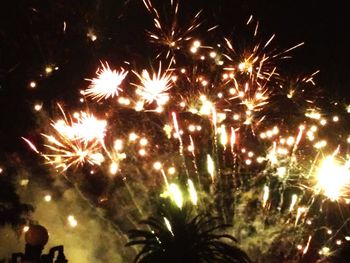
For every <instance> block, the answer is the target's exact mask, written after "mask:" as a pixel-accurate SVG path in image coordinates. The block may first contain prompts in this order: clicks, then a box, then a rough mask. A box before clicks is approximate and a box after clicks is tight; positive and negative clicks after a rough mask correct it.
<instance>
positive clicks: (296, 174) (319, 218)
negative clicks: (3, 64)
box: [23, 0, 350, 262]
mask: <svg viewBox="0 0 350 263" xmlns="http://www.w3.org/2000/svg"><path fill="white" fill-rule="evenodd" d="M143 2H144V6H145V8H146V10H147V11H148V12H149V14H150V16H151V18H152V19H153V22H154V24H153V27H152V28H149V29H147V35H148V37H149V42H147V43H145V45H151V46H152V47H154V51H155V54H152V57H151V59H152V60H151V62H150V63H149V67H147V68H144V69H139V68H135V67H133V66H132V64H131V63H129V62H127V61H121V62H120V64H112V63H111V62H110V61H101V63H100V65H96V68H97V71H96V74H95V75H94V76H87V77H86V80H82V82H84V81H85V82H84V84H85V88H83V89H81V90H79V89H76V90H73V91H72V92H73V93H75V94H79V96H80V102H81V108H80V109H79V110H70V107H69V106H68V105H67V104H65V103H61V102H59V101H58V102H57V104H56V105H57V106H56V107H55V108H56V109H57V111H56V114H53V116H51V120H47V123H46V124H45V125H43V126H42V127H41V128H40V129H41V132H40V133H41V137H40V138H39V139H35V140H32V139H31V138H29V137H28V136H24V138H23V139H24V140H25V142H26V143H27V144H28V145H29V146H30V148H31V149H32V150H34V151H35V152H36V153H38V154H39V155H40V156H42V157H43V160H44V161H45V162H46V163H47V164H48V165H49V166H50V167H51V168H52V169H53V171H54V172H55V173H57V176H60V175H62V176H64V177H65V178H66V179H67V180H70V181H73V182H77V183H78V185H79V186H81V189H80V190H81V192H82V193H83V192H84V191H85V192H86V196H87V198H88V199H91V202H92V203H93V204H94V205H96V206H98V207H101V208H102V209H105V210H106V211H108V212H107V213H106V214H107V215H106V218H107V219H108V220H110V221H111V222H113V224H115V225H117V226H118V227H119V228H120V230H121V233H123V232H125V231H126V230H127V228H128V227H130V226H135V225H137V221H138V220H139V219H141V218H142V217H147V216H148V215H149V214H150V213H151V211H152V202H153V201H154V200H155V199H156V198H170V199H171V200H173V203H174V205H176V206H178V207H180V208H181V207H182V206H183V205H184V204H185V203H191V204H192V205H193V207H194V208H195V209H198V211H199V210H204V211H215V213H216V214H218V215H220V216H221V217H222V218H224V220H225V223H230V224H233V228H232V230H231V231H232V235H233V236H235V237H236V238H237V239H238V240H239V245H240V247H242V248H243V249H244V250H245V251H246V252H247V254H248V255H249V256H250V257H251V258H252V259H253V260H254V261H256V262H274V261H271V257H275V258H276V260H277V261H276V262H287V261H288V260H289V261H288V262H299V261H301V260H302V259H303V258H304V257H307V255H308V254H309V253H316V254H318V256H319V257H320V258H323V257H325V258H326V257H328V256H332V255H333V254H334V253H336V252H337V250H338V249H339V248H341V246H342V245H343V243H346V242H348V241H350V233H348V232H347V228H348V221H349V220H348V218H349V217H348V216H349V215H348V211H347V210H348V204H349V203H350V170H349V168H350V160H349V156H348V152H347V150H348V145H349V143H350V137H348V134H347V132H348V131H346V130H345V129H344V128H340V123H342V122H346V120H347V118H348V117H347V114H348V111H349V110H350V108H349V107H347V105H341V104H339V103H334V102H329V103H328V102H327V108H326V109H323V104H324V101H322V103H321V99H320V98H319V96H318V95H317V94H318V92H319V91H318V87H317V84H316V83H315V81H314V77H315V75H316V74H317V72H315V73H312V74H309V75H307V76H302V77H297V78H294V79H292V80H291V77H290V76H288V75H287V74H285V73H283V71H282V70H280V69H279V64H280V63H282V62H283V60H285V59H288V58H290V57H291V56H292V53H293V52H294V51H295V49H297V48H299V47H300V46H302V45H303V43H300V44H296V45H292V46H291V47H289V48H286V49H284V50H281V51H279V50H276V49H275V48H274V47H273V41H274V39H275V35H272V36H271V37H268V38H266V39H265V40H264V38H263V37H261V36H260V34H259V23H258V21H256V20H255V19H254V17H253V16H251V17H249V19H248V20H247V23H246V26H247V30H250V29H251V31H252V36H253V39H252V42H251V44H248V45H246V46H244V47H243V48H242V47H236V46H235V45H234V41H233V39H231V38H230V37H228V36H227V37H222V39H221V41H219V42H215V43H212V41H210V42H209V43H207V42H206V41H207V40H206V39H205V38H204V37H203V38H201V37H200V36H198V34H197V33H196V30H198V29H199V28H201V27H203V25H202V23H201V12H198V13H195V14H194V16H193V19H192V20H191V21H189V22H188V24H187V25H181V26H180V24H179V21H178V20H179V12H181V6H180V5H179V3H178V2H177V1H175V0H171V1H170V3H169V5H170V6H169V14H168V17H167V19H164V18H163V16H162V13H161V12H160V11H159V9H158V8H159V7H158V6H156V5H154V4H153V3H152V1H151V0H144V1H143ZM169 17H170V18H171V19H169ZM169 20H170V22H169ZM216 28H217V26H212V27H209V28H208V29H205V31H206V32H207V33H208V34H209V33H211V34H213V32H214V33H215V30H216ZM202 30H203V28H202ZM130 59H132V58H130ZM148 59H149V58H147V59H146V60H147V61H148ZM145 64H147V63H145ZM47 70H49V69H47ZM31 85H34V86H35V83H32V84H31ZM329 105H330V106H329ZM41 106H42V105H40V104H38V105H35V110H36V111H44V110H43V109H42V107H41ZM91 175H98V176H100V177H101V178H100V180H101V181H103V182H104V183H105V184H104V185H103V186H100V188H101V189H102V190H101V189H99V191H100V192H99V193H98V196H99V197H98V198H94V197H91V196H89V191H90V192H93V190H91V188H92V187H93V186H87V185H88V184H89V180H88V179H86V181H85V179H84V178H85V177H89V176H91ZM102 178H103V179H102ZM96 191H97V190H96ZM45 198H50V199H51V197H47V196H46V197H45ZM114 210H123V211H124V212H125V213H123V215H121V213H118V212H114ZM125 214H127V216H126V215H125ZM165 220H166V218H165ZM68 221H69V223H70V224H71V225H74V226H76V225H77V224H78V221H77V220H76V219H75V218H74V216H71V215H70V216H68ZM169 228H170V229H171V226H169ZM121 235H122V234H121ZM311 248H312V249H313V250H315V251H316V252H315V251H310V249H311Z"/></svg>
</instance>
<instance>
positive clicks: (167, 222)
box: [164, 217, 174, 236]
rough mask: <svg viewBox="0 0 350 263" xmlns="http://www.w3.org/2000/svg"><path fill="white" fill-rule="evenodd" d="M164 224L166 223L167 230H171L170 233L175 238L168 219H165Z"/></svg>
mask: <svg viewBox="0 0 350 263" xmlns="http://www.w3.org/2000/svg"><path fill="white" fill-rule="evenodd" d="M164 223H165V226H166V227H167V229H168V230H169V232H170V233H171V235H172V236H174V233H173V229H172V227H171V224H170V222H169V220H168V219H167V218H166V217H164Z"/></svg>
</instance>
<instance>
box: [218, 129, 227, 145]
mask: <svg viewBox="0 0 350 263" xmlns="http://www.w3.org/2000/svg"><path fill="white" fill-rule="evenodd" d="M220 134H221V136H220V142H221V144H222V145H223V146H226V144H227V142H228V138H227V133H226V127H225V125H223V124H222V125H221V127H220Z"/></svg>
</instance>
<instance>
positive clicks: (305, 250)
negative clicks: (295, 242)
mask: <svg viewBox="0 0 350 263" xmlns="http://www.w3.org/2000/svg"><path fill="white" fill-rule="evenodd" d="M311 238H312V236H309V238H308V240H307V243H306V246H305V248H304V250H303V254H304V255H305V254H306V253H307V251H308V250H309V246H310V242H311Z"/></svg>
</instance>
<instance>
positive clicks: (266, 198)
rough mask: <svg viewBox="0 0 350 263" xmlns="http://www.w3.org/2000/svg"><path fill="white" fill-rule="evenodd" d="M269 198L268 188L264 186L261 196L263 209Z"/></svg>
mask: <svg viewBox="0 0 350 263" xmlns="http://www.w3.org/2000/svg"><path fill="white" fill-rule="evenodd" d="M269 196H270V188H269V187H268V186H267V185H265V186H264V194H263V207H265V206H266V204H267V200H269Z"/></svg>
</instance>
